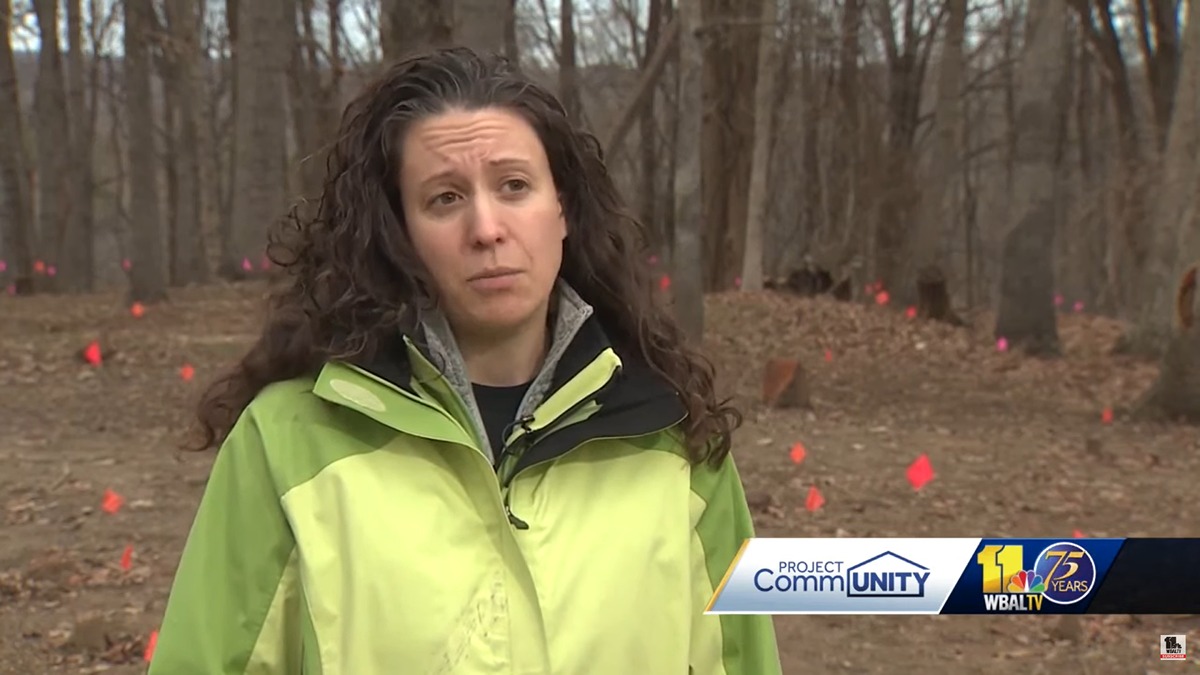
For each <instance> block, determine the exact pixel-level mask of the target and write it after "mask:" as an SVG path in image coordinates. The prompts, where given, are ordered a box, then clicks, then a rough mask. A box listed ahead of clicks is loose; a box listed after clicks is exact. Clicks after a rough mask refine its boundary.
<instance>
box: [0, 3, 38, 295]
mask: <svg viewBox="0 0 1200 675" xmlns="http://www.w3.org/2000/svg"><path fill="white" fill-rule="evenodd" d="M12 17H13V12H12V0H0V106H2V107H4V108H7V109H8V110H11V111H17V114H10V115H0V188H3V190H4V193H3V197H0V207H3V210H2V211H0V214H3V215H0V236H2V237H3V238H4V250H5V251H6V252H7V253H8V255H10V256H11V264H12V272H11V273H10V276H11V278H12V280H13V286H14V287H15V289H16V291H17V292H18V293H20V294H22V295H24V294H27V293H32V292H33V206H32V203H31V196H32V188H31V186H30V185H29V180H28V178H27V176H28V175H29V174H28V171H27V168H28V166H29V158H28V157H27V156H26V153H25V143H24V139H25V124H24V119H25V116H24V114H23V113H22V112H20V111H23V110H24V109H23V108H22V107H21V91H20V88H19V87H18V83H17V71H16V64H15V63H14V61H13V49H12V31H11V30H10V27H11V26H12Z"/></svg>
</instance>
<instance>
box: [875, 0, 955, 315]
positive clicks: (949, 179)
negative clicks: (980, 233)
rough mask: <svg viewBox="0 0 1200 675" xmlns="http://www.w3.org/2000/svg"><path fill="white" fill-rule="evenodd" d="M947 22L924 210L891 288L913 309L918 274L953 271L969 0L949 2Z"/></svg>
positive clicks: (914, 225)
mask: <svg viewBox="0 0 1200 675" xmlns="http://www.w3.org/2000/svg"><path fill="white" fill-rule="evenodd" d="M946 10H947V12H946V13H947V22H946V31H945V39H944V40H943V41H942V53H941V63H940V64H939V69H938V85H937V104H936V105H937V107H936V112H935V117H934V131H935V135H934V141H933V157H932V161H931V162H930V165H931V166H930V168H931V171H930V172H929V174H928V176H927V178H926V180H925V181H924V184H923V185H922V186H921V189H920V193H921V194H920V199H921V201H920V206H919V208H918V211H917V217H916V218H915V219H914V220H913V222H912V227H911V228H910V234H909V235H908V237H907V241H906V242H905V243H906V248H907V254H906V255H904V256H902V258H901V260H900V274H899V275H898V281H897V283H896V284H895V285H894V286H893V288H892V295H893V297H894V298H895V299H896V301H897V302H900V303H902V304H909V303H911V302H912V301H913V300H914V299H916V297H917V277H918V271H920V270H929V268H931V267H932V268H936V269H937V270H938V271H939V272H940V273H941V274H943V275H944V274H945V273H946V272H948V271H949V269H950V264H949V251H948V243H949V241H948V237H947V232H948V231H949V230H948V228H947V225H948V224H949V223H950V222H951V221H952V220H953V218H954V216H955V213H956V211H957V209H956V208H955V201H956V199H955V198H956V197H957V194H956V190H955V189H954V188H955V186H956V184H957V181H956V180H955V178H956V177H957V176H958V175H959V174H960V173H961V170H960V168H959V164H960V162H961V160H962V153H961V147H962V144H961V135H962V94H963V69H964V64H963V34H964V32H965V30H966V24H967V0H946Z"/></svg>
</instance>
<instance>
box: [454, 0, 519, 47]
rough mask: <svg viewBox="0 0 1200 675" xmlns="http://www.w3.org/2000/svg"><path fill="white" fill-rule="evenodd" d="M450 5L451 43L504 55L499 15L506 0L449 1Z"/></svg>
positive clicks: (503, 10)
mask: <svg viewBox="0 0 1200 675" xmlns="http://www.w3.org/2000/svg"><path fill="white" fill-rule="evenodd" d="M450 1H451V3H452V4H453V6H454V24H453V25H454V32H453V36H454V43H455V44H458V45H462V46H464V47H470V48H471V49H475V50H478V51H482V52H489V53H493V54H504V52H505V48H504V45H505V30H504V21H503V19H502V17H503V16H504V13H505V12H506V11H507V9H508V4H509V0H450Z"/></svg>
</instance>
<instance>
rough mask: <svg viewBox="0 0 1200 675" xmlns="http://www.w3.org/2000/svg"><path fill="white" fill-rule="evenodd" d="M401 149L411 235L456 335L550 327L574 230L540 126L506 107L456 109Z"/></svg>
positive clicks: (419, 127) (427, 123) (423, 126)
mask: <svg viewBox="0 0 1200 675" xmlns="http://www.w3.org/2000/svg"><path fill="white" fill-rule="evenodd" d="M401 153H402V155H401V156H402V161H401V166H400V194H401V195H402V201H403V204H404V218H405V221H406V222H407V223H408V231H409V236H410V237H411V238H412V242H413V245H414V246H415V247H416V251H417V255H418V256H420V258H421V261H422V262H423V263H424V264H425V267H426V269H428V270H429V272H430V274H431V275H432V277H433V282H434V285H435V287H436V288H435V290H436V292H437V297H438V301H439V303H440V306H441V308H442V310H443V311H444V312H445V313H446V317H447V319H449V321H450V324H451V326H453V327H454V329H455V331H456V332H459V333H460V334H462V333H466V334H470V335H476V336H478V335H485V336H486V335H488V334H492V333H504V332H510V331H513V330H516V329H520V328H522V327H525V326H527V325H529V324H530V323H531V322H544V321H545V317H546V310H547V307H548V304H549V298H550V293H551V291H552V290H553V287H554V282H555V279H556V278H557V277H558V272H559V266H560V265H561V263H562V242H563V239H564V238H565V237H566V236H567V225H566V220H565V219H564V217H563V212H562V206H561V204H560V203H559V199H558V191H557V189H556V188H555V185H554V179H553V176H552V175H551V173H550V162H549V160H548V159H547V157H546V151H545V148H543V147H542V143H541V140H540V139H539V138H538V136H537V133H536V132H535V131H534V129H533V127H532V126H530V125H529V123H527V122H526V121H525V120H524V119H523V118H522V117H520V116H519V115H517V114H516V113H513V112H510V111H508V110H505V109H502V108H485V109H481V110H475V111H469V112H468V111H461V110H454V111H450V112H446V113H442V114H440V115H436V116H434V117H430V118H427V119H425V120H422V121H420V122H418V123H416V124H414V125H413V126H411V127H410V128H409V130H408V132H407V135H406V136H405V137H404V139H403V145H402V150H401Z"/></svg>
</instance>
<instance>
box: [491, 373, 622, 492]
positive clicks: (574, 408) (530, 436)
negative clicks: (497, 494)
mask: <svg viewBox="0 0 1200 675" xmlns="http://www.w3.org/2000/svg"><path fill="white" fill-rule="evenodd" d="M620 375H621V367H620V366H617V367H616V368H615V369H614V370H613V372H612V375H610V376H609V378H608V380H607V381H606V382H605V383H604V384H603V385H601V386H600V388H599V389H597V390H596V391H594V392H592V394H591V395H589V396H585V397H583V398H581V399H580V400H578V401H576V402H575V403H573V404H571V407H569V408H567V409H566V410H564V411H563V412H562V414H560V415H559V416H558V417H557V418H555V420H554V421H553V422H551V423H550V424H549V425H547V426H545V427H542V428H541V429H530V428H529V424H530V423H531V422H533V419H534V417H533V414H528V415H525V416H524V417H522V418H521V419H519V420H517V424H518V425H520V427H521V429H522V431H523V432H524V433H523V434H521V436H520V438H518V439H517V440H516V443H521V444H522V448H521V455H520V456H517V457H515V458H514V459H513V461H514V462H515V463H518V464H519V463H520V461H521V457H523V456H524V455H525V453H526V452H529V449H530V448H531V447H533V445H534V444H535V443H537V442H538V441H539V440H542V439H544V438H546V437H547V436H549V435H550V434H552V433H554V432H555V431H556V430H558V429H559V428H561V424H562V421H563V420H567V419H570V418H571V416H572V415H574V414H575V413H577V412H579V411H580V409H582V408H583V407H584V406H585V405H587V404H589V403H591V402H593V401H595V400H596V399H598V398H600V397H601V396H602V395H603V394H604V393H605V392H607V391H608V390H609V389H611V388H612V387H613V386H615V385H616V383H617V378H618V377H619V376H620ZM514 445H515V443H506V444H505V445H504V447H503V448H502V449H501V450H500V458H499V459H497V460H496V470H497V478H498V479H499V480H500V487H501V489H507V488H508V486H509V485H510V484H512V479H513V476H514V475H515V474H516V466H513V468H512V469H509V470H507V471H505V469H506V467H505V466H504V461H505V460H506V459H508V458H509V457H510V456H511V455H512V449H513V446H514ZM501 472H503V473H501ZM504 473H507V474H508V475H507V476H506V475H503V474H504Z"/></svg>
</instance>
